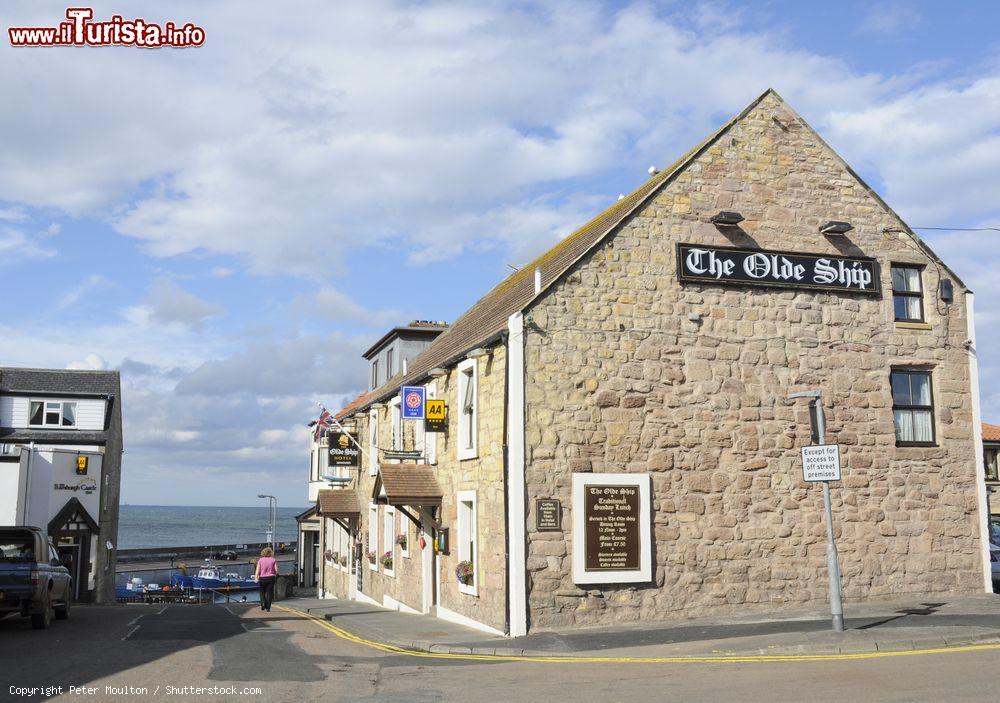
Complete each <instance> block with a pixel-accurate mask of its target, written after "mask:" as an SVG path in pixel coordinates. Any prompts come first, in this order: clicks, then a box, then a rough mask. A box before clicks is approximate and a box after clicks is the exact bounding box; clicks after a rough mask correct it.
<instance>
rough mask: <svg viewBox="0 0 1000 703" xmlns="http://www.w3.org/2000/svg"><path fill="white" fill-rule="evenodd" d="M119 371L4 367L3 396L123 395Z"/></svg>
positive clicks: (0, 375)
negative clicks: (43, 394) (47, 394)
mask: <svg viewBox="0 0 1000 703" xmlns="http://www.w3.org/2000/svg"><path fill="white" fill-rule="evenodd" d="M120 388H121V377H120V374H119V373H118V371H82V370H81V371H77V370H70V369H26V368H16V367H11V366H4V367H0V393H5V392H6V393H16V392H35V393H65V394H67V395H95V396H98V395H111V396H118V395H120Z"/></svg>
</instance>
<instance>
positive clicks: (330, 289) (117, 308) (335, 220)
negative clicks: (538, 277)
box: [0, 0, 1000, 505]
mask: <svg viewBox="0 0 1000 703" xmlns="http://www.w3.org/2000/svg"><path fill="white" fill-rule="evenodd" d="M65 7H66V6H65V4H62V5H60V4H54V3H46V2H37V1H34V0H32V1H24V2H7V3H5V5H4V11H5V24H6V26H11V25H13V26H20V25H28V26H31V25H36V26H37V25H50V24H55V23H56V22H57V21H58V20H59V19H60V18H61V17H62V16H63V12H64V10H65ZM297 7H298V8H300V9H299V12H298V14H295V15H292V14H288V13H284V14H283V12H282V10H281V9H280V8H279V7H277V6H276V5H275V4H273V3H270V4H262V3H245V2H240V3H236V2H218V3H211V4H205V3H199V2H194V1H190V2H174V3H171V4H170V5H169V6H167V5H163V4H162V3H147V2H127V1H125V0H121V1H120V2H118V3H98V4H96V5H95V6H94V9H95V16H96V17H97V18H99V19H101V18H108V17H109V16H110V15H112V14H115V13H121V14H123V15H125V16H127V17H135V16H141V17H145V18H147V19H149V20H152V21H166V20H174V21H178V22H186V21H193V22H195V23H196V24H199V25H201V26H203V27H204V28H205V30H206V33H207V41H206V44H205V45H204V46H203V47H201V48H197V49H187V50H181V51H175V50H168V49H162V50H139V49H131V48H121V47H114V48H102V49H82V48H50V49H13V48H11V47H10V46H9V45H7V44H6V43H4V44H3V45H0V90H2V93H0V94H2V95H4V96H5V99H4V100H3V101H2V102H0V128H2V130H3V134H5V135H6V139H5V145H4V148H3V149H2V150H0V295H2V296H3V298H4V300H6V301H8V304H7V305H6V306H5V308H4V312H5V314H4V316H3V319H2V320H0V364H10V365H32V366H52V367H66V366H73V367H80V368H85V367H93V368H121V369H122V372H123V377H124V383H125V399H124V400H125V406H124V407H125V413H126V418H125V419H126V445H127V447H126V448H127V453H126V459H125V468H124V488H123V499H124V500H126V501H128V502H131V503H162V504H228V505H253V504H256V503H257V502H258V501H257V500H256V498H255V496H256V494H257V493H259V492H268V493H274V494H275V495H277V496H278V497H279V500H280V502H281V504H283V505H304V504H305V489H304V478H305V475H306V474H305V467H306V465H307V456H306V441H307V434H306V430H305V427H304V425H305V423H306V422H307V421H308V420H309V419H310V418H311V417H312V416H313V415H314V404H315V402H316V401H317V400H321V401H323V402H325V403H326V404H327V405H328V406H329V407H331V408H333V407H334V406H338V405H340V404H341V403H343V402H344V401H345V400H346V399H349V398H350V397H353V395H354V394H355V393H356V392H357V391H359V390H360V389H361V386H362V384H363V383H364V373H363V369H362V366H361V363H360V361H359V355H360V352H361V351H362V350H363V349H364V348H366V347H367V345H368V344H369V343H371V342H372V341H373V340H374V339H376V338H377V337H378V336H380V334H381V333H382V332H383V331H384V330H385V329H386V328H387V327H388V326H390V325H392V324H396V323H400V322H406V321H408V320H410V319H412V318H425V319H444V320H453V319H454V318H455V317H456V316H457V315H458V314H459V313H460V312H462V311H463V310H464V309H465V308H466V307H468V305H470V304H471V303H472V302H474V301H475V299H477V298H478V297H479V296H480V295H481V294H482V293H483V292H485V291H486V290H487V289H488V288H489V287H491V286H492V285H493V283H495V282H496V281H497V280H499V279H500V278H502V277H503V276H504V275H505V274H506V273H507V272H508V271H509V269H508V268H507V267H506V264H507V263H511V264H515V265H516V264H522V263H524V262H525V261H527V260H528V259H529V258H530V257H531V256H532V255H534V254H536V253H538V252H540V251H542V250H544V249H545V248H547V247H548V246H550V245H551V244H553V243H554V242H556V241H558V239H559V237H561V236H564V235H565V234H567V233H568V232H569V231H571V230H572V229H573V228H574V227H575V226H576V225H579V224H580V223H582V222H583V221H585V220H586V219H588V218H589V217H590V216H591V215H592V214H594V213H595V212H597V211H598V210H600V209H602V208H603V207H604V206H606V205H607V204H609V203H610V202H612V201H613V200H614V198H615V197H616V196H617V195H618V193H620V192H627V191H629V190H631V189H633V188H634V187H635V186H636V185H638V184H639V183H640V182H641V181H642V180H643V179H644V178H645V177H646V169H647V167H648V166H650V165H657V166H664V165H666V164H668V163H670V162H671V161H673V160H674V158H676V156H678V155H679V154H680V153H683V152H684V151H686V150H687V149H688V148H689V147H690V146H691V145H692V144H693V143H695V142H696V141H698V140H699V139H701V138H702V137H703V136H704V135H705V134H707V133H709V132H710V131H711V130H713V129H714V128H715V127H716V126H718V124H719V123H720V122H721V121H723V120H725V119H727V118H728V117H730V116H731V115H732V114H734V113H735V112H737V111H739V110H740V109H741V108H742V107H743V106H744V105H745V104H746V103H748V102H749V101H750V100H752V99H753V98H754V97H755V96H756V95H757V94H759V93H760V92H762V91H763V90H764V89H765V88H767V87H769V86H773V87H774V88H776V89H777V90H778V91H779V92H780V93H781V94H782V95H783V96H784V97H785V98H786V99H787V100H788V101H789V102H790V103H791V104H792V105H793V107H795V108H796V109H797V110H798V111H799V112H800V113H801V114H802V115H803V116H804V117H805V118H806V119H807V120H809V121H810V123H811V124H812V125H813V126H814V127H816V128H817V129H818V130H819V131H820V133H821V134H822V135H823V136H824V137H825V138H826V139H827V140H828V141H829V142H830V143H831V144H832V146H834V148H836V149H837V150H838V151H839V152H840V153H841V155H842V156H844V157H845V158H846V159H847V160H848V161H849V162H850V163H851V164H852V165H854V166H855V168H856V169H857V170H858V171H859V172H860V173H861V174H862V176H863V177H864V178H866V179H867V180H868V181H869V183H870V184H871V185H873V186H874V187H875V188H876V189H877V190H878V191H879V192H880V193H881V194H882V195H883V197H885V198H886V200H887V201H888V202H889V203H890V204H891V205H892V206H893V207H894V208H895V209H896V210H897V212H899V213H900V215H901V216H902V217H903V218H904V219H905V220H907V221H908V222H909V223H910V224H911V225H915V226H950V227H974V226H998V225H1000V178H998V177H997V176H998V174H1000V43H998V41H997V39H996V38H995V36H994V33H993V28H994V27H995V26H996V25H997V21H998V20H1000V9H998V7H997V5H996V4H995V3H992V2H981V3H975V2H964V3H956V4H944V3H936V2H933V3H932V2H924V3H918V2H914V3H903V2H838V3H802V2H753V3H738V2H708V3H690V2H684V3H680V2H678V3H612V4H601V3H578V2H565V3H559V4H556V5H535V4H532V3H525V2H518V3H511V4H505V3H500V2H496V3H494V2H476V3H468V4H463V3H428V4H419V3H399V4H397V3H390V2H383V1H381V0H376V1H373V2H364V3H356V4H350V3H318V2H317V3H308V2H307V3H301V4H299V5H297ZM923 234H924V235H925V238H926V239H927V241H928V242H929V243H930V244H931V246H932V247H934V248H935V250H937V251H938V252H939V253H940V254H941V255H942V257H943V258H944V259H945V261H947V262H948V263H949V264H950V265H951V266H952V267H953V268H954V269H955V270H956V271H957V272H958V273H959V275H961V276H962V277H963V279H964V280H966V282H967V283H968V284H969V285H970V286H971V287H972V288H973V290H975V291H976V293H977V311H978V315H977V325H978V332H979V337H980V354H981V365H982V366H981V368H982V383H983V403H984V415H985V418H986V419H987V420H990V419H992V420H993V421H994V422H1000V351H997V349H998V345H1000V334H998V333H997V331H996V330H997V325H998V322H1000V315H998V313H997V312H996V309H997V303H998V302H1000V277H997V276H996V271H997V270H998V265H1000V253H998V252H1000V247H998V243H1000V233H996V232H993V233H990V232H977V233H955V232H937V233H934V232H926V233H923Z"/></svg>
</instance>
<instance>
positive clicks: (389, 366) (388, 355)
mask: <svg viewBox="0 0 1000 703" xmlns="http://www.w3.org/2000/svg"><path fill="white" fill-rule="evenodd" d="M394 361H395V359H393V358H392V349H386V350H385V377H386V379H389V378H392V376H393V374H395V373H396V369H395V368H393V362H394Z"/></svg>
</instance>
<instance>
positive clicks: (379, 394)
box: [352, 88, 784, 411]
mask: <svg viewBox="0 0 1000 703" xmlns="http://www.w3.org/2000/svg"><path fill="white" fill-rule="evenodd" d="M771 94H773V95H775V96H777V97H778V99H779V100H782V102H784V100H783V99H782V98H781V96H779V95H778V94H777V92H776V91H775V90H774V89H773V88H768V89H767V90H765V91H764V92H762V93H761V94H760V95H758V96H757V97H756V98H754V99H753V100H752V101H751V102H750V103H749V104H748V105H747V106H746V107H744V108H743V109H742V110H740V111H739V112H738V113H737V114H736V115H734V116H733V117H731V118H730V119H729V120H727V121H726V122H724V123H723V124H722V125H721V126H720V127H718V128H717V129H716V130H715V131H713V132H712V133H711V134H709V135H708V136H706V137H705V138H704V139H702V140H701V141H699V142H698V143H696V144H695V145H694V146H693V147H692V148H691V149H689V150H688V151H687V152H685V153H684V154H682V155H681V156H680V157H679V158H678V159H676V160H675V161H674V162H673V163H671V164H670V165H669V166H668V167H666V168H665V169H663V170H662V171H659V172H657V173H655V174H653V175H651V176H650V177H649V178H648V179H646V180H645V181H643V182H642V183H640V184H639V185H638V186H637V187H636V188H635V189H634V190H633V191H632V192H630V193H629V194H628V195H627V196H625V197H624V198H621V199H619V200H617V201H615V202H613V203H612V204H611V205H609V206H608V207H606V208H604V209H603V210H601V211H600V212H598V213H597V214H596V215H594V216H593V217H592V218H590V219H589V220H588V221H587V222H585V223H584V224H583V225H581V226H580V227H578V228H577V229H575V230H574V231H573V232H571V233H570V234H568V235H567V236H566V237H564V238H562V239H561V240H560V241H558V242H556V243H555V244H554V245H553V246H551V247H550V248H549V249H547V250H546V251H544V252H542V253H541V254H539V255H538V256H536V257H535V258H534V259H533V260H532V261H531V262H529V263H528V264H526V265H524V266H523V267H521V268H519V269H518V270H517V271H515V272H514V273H512V274H511V275H509V276H507V277H506V278H504V279H502V280H500V281H499V282H498V283H497V284H496V285H495V286H493V287H492V288H491V289H490V290H489V291H487V292H486V294H485V295H483V296H482V297H481V298H479V300H477V301H476V302H475V303H474V304H473V305H472V306H470V307H469V308H468V309H467V310H466V311H465V312H464V313H462V314H461V315H460V316H459V317H458V318H457V319H456V320H455V321H454V322H452V324H451V325H449V326H448V327H447V328H446V329H445V331H444V332H442V333H441V334H440V335H439V336H438V337H437V338H436V339H435V340H434V341H433V342H431V344H429V345H428V346H427V348H426V349H424V350H423V351H422V352H421V353H420V354H418V355H417V357H416V358H415V359H414V360H413V362H412V363H410V365H409V371H408V373H407V374H405V375H404V376H403V377H402V378H400V379H399V380H398V382H397V381H396V377H397V376H399V374H396V376H393V378H390V379H387V380H386V382H385V383H383V384H382V385H381V386H379V387H378V388H375V389H373V390H372V391H371V392H370V393H371V400H380V399H382V398H384V397H386V396H388V395H389V394H391V393H392V392H393V391H395V390H396V389H397V388H399V386H401V385H403V384H404V383H406V382H414V381H418V380H420V379H422V378H424V377H425V376H426V374H427V372H428V371H429V370H430V369H431V368H434V367H435V366H440V365H443V364H447V363H449V362H450V361H452V360H453V359H454V358H455V357H456V356H460V355H461V354H463V353H465V352H466V351H468V350H469V349H472V348H474V347H476V346H477V345H480V344H483V343H485V342H487V341H488V340H489V339H490V338H491V337H493V336H495V335H497V334H499V333H500V331H501V330H502V329H504V328H505V327H506V320H507V318H508V317H509V316H510V315H511V314H513V313H514V312H516V311H517V310H522V309H524V308H525V307H526V306H527V305H529V304H530V303H531V302H532V301H533V300H535V299H536V298H537V297H538V296H540V295H542V294H543V293H545V292H546V291H547V290H548V289H549V288H550V287H551V286H552V285H553V284H554V283H555V282H556V281H557V280H558V279H559V278H560V277H561V276H562V275H563V274H564V273H565V272H566V271H567V270H569V269H570V268H571V267H572V266H573V265H574V264H575V263H576V262H577V261H579V260H580V258H582V257H583V256H586V255H587V253H589V252H590V251H592V250H593V248H594V247H595V246H597V245H598V244H599V243H600V242H602V241H603V240H604V238H605V237H606V236H608V235H609V234H610V233H611V232H612V231H614V229H615V228H616V227H617V226H618V225H619V224H621V223H622V222H623V221H625V220H626V219H627V218H628V217H629V215H631V214H633V213H634V212H635V211H636V210H637V209H638V208H639V207H641V206H642V205H643V204H644V203H645V202H647V200H648V199H649V198H650V197H652V196H653V195H655V193H657V192H658V191H659V189H660V188H662V187H663V186H664V185H666V184H667V183H668V182H669V181H670V180H672V179H673V178H674V177H675V176H677V175H678V174H680V173H681V172H683V170H684V168H685V167H686V166H687V165H688V164H689V163H691V161H692V160H693V159H695V158H696V157H697V156H699V155H700V154H701V153H702V152H703V151H704V150H705V149H707V148H708V147H709V146H711V145H712V144H713V143H715V141H716V140H717V139H718V138H719V137H720V136H722V134H724V133H725V132H726V131H727V130H729V129H730V128H731V127H732V126H733V125H735V124H736V123H737V122H738V121H739V120H741V119H742V118H743V117H745V116H746V115H747V114H748V113H749V112H750V111H751V110H753V109H754V108H755V107H756V106H757V105H758V104H759V103H760V102H761V101H762V100H763V99H764V98H766V97H767V96H768V95H771ZM581 242H582V243H583V246H582V247H580V251H579V252H575V251H574V244H579V243H581ZM567 253H568V254H570V255H569V256H562V257H561V255H564V254H567ZM546 264H549V265H550V266H549V268H546V267H545V265H546ZM551 264H555V267H554V268H553V267H552V266H551ZM535 269H540V270H541V276H542V286H541V289H540V290H539V291H537V292H535V290H534V283H533V278H534V271H535ZM477 317H483V318H485V319H483V320H478V321H477V320H476V318H477ZM501 317H502V320H500V322H498V319H499V318H501ZM476 322H478V325H476V326H475V329H472V330H466V329H465V327H467V326H471V325H473V324H474V323H476ZM453 340H454V341H456V344H454V345H449V342H451V341H453ZM451 346H454V347H455V348H451ZM442 350H447V352H446V353H443V354H442V353H441V352H442ZM366 403H367V400H366V401H365V402H364V403H361V404H360V405H359V406H358V408H361V407H364V406H365V404H366ZM352 411H353V410H352Z"/></svg>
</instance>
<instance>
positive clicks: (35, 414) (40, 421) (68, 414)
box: [28, 400, 76, 428]
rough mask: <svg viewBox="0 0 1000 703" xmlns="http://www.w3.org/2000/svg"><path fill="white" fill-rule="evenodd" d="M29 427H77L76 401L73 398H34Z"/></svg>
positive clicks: (30, 408)
mask: <svg viewBox="0 0 1000 703" xmlns="http://www.w3.org/2000/svg"><path fill="white" fill-rule="evenodd" d="M28 426H29V427H62V428H72V427H76V402H75V401H72V400H32V401H31V403H30V405H29V411H28Z"/></svg>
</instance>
